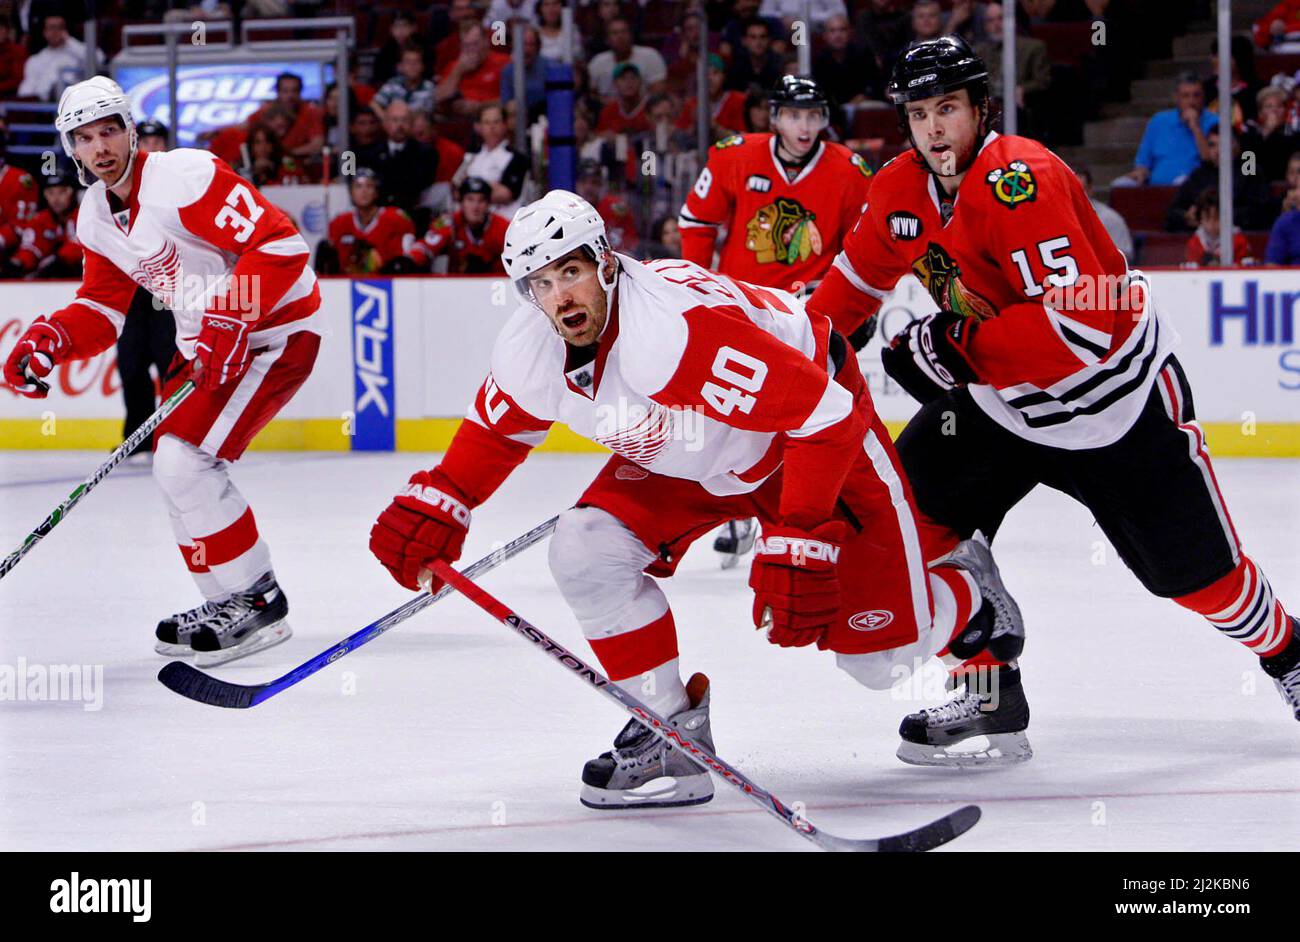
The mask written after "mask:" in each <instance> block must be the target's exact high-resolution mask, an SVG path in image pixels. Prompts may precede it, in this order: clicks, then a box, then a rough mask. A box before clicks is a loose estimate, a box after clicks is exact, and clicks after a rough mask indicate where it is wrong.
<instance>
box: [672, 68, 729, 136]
mask: <svg viewBox="0 0 1300 942" xmlns="http://www.w3.org/2000/svg"><path fill="white" fill-rule="evenodd" d="M726 81H727V64H726V63H725V62H723V61H722V56H720V55H717V54H716V53H715V54H713V55H711V56H709V107H710V114H711V115H712V117H711V120H710V125H711V127H712V137H713V140H715V141H716V140H719V139H721V138H724V137H727V136H728V135H731V134H743V133H744V131H745V96H744V95H743V94H742V93H741V92H737V91H732V90H730V89H728V88H726V87H725V86H726ZM677 127H678V128H679V129H680V130H682V131H689V132H691V133H694V131H695V96H694V95H692V96H690V97H689V98H687V99H686V104H685V106H684V107H683V108H682V113H681V114H680V115H679V116H678V118H677Z"/></svg>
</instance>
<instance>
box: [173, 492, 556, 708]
mask: <svg viewBox="0 0 1300 942" xmlns="http://www.w3.org/2000/svg"><path fill="white" fill-rule="evenodd" d="M559 519H560V518H559V517H552V518H551V519H550V520H547V521H546V522H545V523H542V524H538V525H537V526H535V527H533V528H532V529H531V530H529V531H528V532H527V533H525V534H524V535H523V536H520V537H517V538H515V539H514V540H511V541H510V542H509V543H507V544H506V545H505V546H502V547H500V548H499V549H496V550H494V551H493V552H491V553H489V554H488V555H487V556H484V557H483V558H482V559H480V560H479V561H478V562H476V563H474V564H473V565H472V566H469V567H467V568H466V569H465V572H467V573H470V574H472V575H475V576H480V575H484V574H486V573H489V572H491V571H492V570H493V569H495V568H496V567H497V566H499V565H501V564H502V563H503V562H505V561H506V560H508V559H511V558H513V557H515V556H518V555H519V554H520V553H521V552H523V551H524V550H526V549H528V547H530V546H532V545H533V544H534V543H537V542H539V541H541V540H543V539H545V538H546V537H547V536H549V535H550V533H551V531H552V530H554V529H555V524H556V521H558V520H559ZM450 592H451V587H450V586H446V585H444V586H443V587H442V588H440V589H439V590H438V591H437V592H433V593H430V592H421V593H420V594H419V595H417V596H416V597H415V598H413V599H411V601H409V602H407V603H406V604H405V605H403V606H401V607H400V608H396V609H394V610H393V611H391V612H389V613H388V614H387V615H385V616H383V617H382V618H380V619H379V620H378V621H374V622H371V623H370V624H369V625H367V626H366V627H364V628H362V629H361V630H360V631H358V632H356V633H355V634H351V635H349V636H348V637H346V638H344V639H343V640H342V641H340V642H339V643H338V644H336V645H334V646H333V647H332V648H328V649H326V650H324V651H322V652H321V653H320V654H317V655H316V656H315V657H314V658H312V659H311V660H310V661H307V662H306V663H304V664H301V665H299V666H298V667H295V668H294V669H293V670H291V671H289V673H287V674H285V675H284V676H282V677H277V678H276V679H275V680H271V681H267V682H266V683H264V684H232V683H230V682H229V681H225V680H219V679H218V678H216V677H213V676H212V675H211V674H205V673H203V671H201V670H199V669H198V668H196V667H194V666H193V665H191V664H186V663H185V662H184V661H171V662H170V663H168V664H165V665H163V668H162V670H160V671H159V672H158V680H159V681H161V682H162V684H163V686H165V687H167V688H168V689H169V690H172V691H174V692H175V693H179V694H180V695H181V696H182V697H188V698H189V699H191V700H197V701H198V702H199V703H206V704H208V705H209V706H219V707H229V708H230V709H234V710H244V709H247V708H248V707H254V706H257V705H258V704H259V703H261V702H263V701H264V700H269V699H270V698H271V697H274V696H275V695H276V694H277V693H279V692H280V691H281V690H285V689H286V688H288V687H292V686H293V685H294V684H296V683H298V682H299V681H301V680H306V679H307V678H308V677H310V676H311V675H312V674H314V673H316V672H317V671H318V670H320V669H321V668H322V667H324V666H325V665H326V664H332V663H334V661H337V660H338V659H339V658H341V657H342V656H343V655H345V654H347V653H348V652H349V651H355V650H356V649H357V648H359V647H361V646H362V645H363V644H365V643H366V642H368V641H373V640H375V639H376V638H378V637H379V636H380V635H382V634H383V633H384V632H385V631H387V630H388V629H389V628H392V627H394V626H395V625H398V624H401V623H402V622H404V621H406V620H407V619H408V618H410V617H411V616H412V615H414V614H416V613H417V612H422V611H424V609H426V608H428V607H429V606H430V605H432V604H433V603H434V602H436V601H438V599H440V598H442V597H443V596H445V595H448V594H450Z"/></svg>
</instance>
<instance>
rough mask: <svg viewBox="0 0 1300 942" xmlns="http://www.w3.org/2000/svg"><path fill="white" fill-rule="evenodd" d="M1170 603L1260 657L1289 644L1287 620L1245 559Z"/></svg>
mask: <svg viewBox="0 0 1300 942" xmlns="http://www.w3.org/2000/svg"><path fill="white" fill-rule="evenodd" d="M1174 601H1175V602H1177V603H1178V604H1179V605H1181V606H1183V608H1190V609H1191V610H1192V611H1194V612H1196V613H1197V614H1199V615H1203V616H1205V618H1206V620H1207V621H1209V623H1210V624H1211V625H1213V626H1214V627H1215V628H1218V629H1219V631H1221V632H1223V633H1224V634H1225V635H1227V636H1228V637H1229V638H1232V639H1233V640H1234V641H1240V642H1241V643H1242V644H1244V645H1245V646H1246V647H1247V648H1249V649H1250V650H1251V651H1253V652H1254V653H1255V654H1258V655H1259V656H1260V657H1270V656H1272V655H1274V654H1277V653H1278V652H1279V651H1281V650H1282V649H1283V648H1285V647H1286V646H1287V645H1288V644H1289V643H1290V641H1291V619H1290V618H1289V617H1287V613H1286V610H1285V609H1283V608H1282V603H1281V602H1279V601H1278V600H1277V598H1276V597H1275V596H1274V595H1273V587H1272V586H1270V585H1269V584H1268V579H1267V578H1265V576H1264V574H1263V573H1262V572H1260V570H1259V567H1257V566H1256V565H1255V563H1254V561H1253V560H1251V559H1250V558H1249V557H1246V556H1242V557H1241V562H1239V563H1238V564H1237V568H1236V569H1234V570H1232V572H1230V573H1228V574H1227V575H1226V576H1224V577H1223V578H1221V579H1218V580H1216V581H1214V582H1212V583H1211V584H1210V585H1208V586H1206V587H1205V588H1203V589H1199V590H1197V591H1196V592H1192V593H1189V594H1188V595H1182V596H1179V597H1177V598H1175V599H1174Z"/></svg>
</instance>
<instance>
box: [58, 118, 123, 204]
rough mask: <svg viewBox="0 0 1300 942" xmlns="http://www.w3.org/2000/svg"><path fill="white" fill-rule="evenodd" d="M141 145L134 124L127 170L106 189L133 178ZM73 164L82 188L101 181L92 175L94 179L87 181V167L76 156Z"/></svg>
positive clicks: (106, 184) (69, 132)
mask: <svg viewBox="0 0 1300 942" xmlns="http://www.w3.org/2000/svg"><path fill="white" fill-rule="evenodd" d="M64 133H67V134H71V133H72V132H71V131H67V132H64ZM139 145H140V136H139V135H138V134H137V133H136V130H135V125H134V124H132V125H131V153H130V154H129V155H128V156H127V158H126V169H125V170H123V171H122V175H121V176H120V177H118V178H117V179H116V180H114V181H113V182H112V183H105V184H104V189H106V190H111V189H113V187H115V186H117V185H118V184H119V183H121V182H122V181H123V180H125V179H127V178H128V177H130V176H131V171H133V170H134V169H135V153H136V151H137V150H138V149H139ZM72 164H73V166H74V167H76V168H77V180H78V181H79V182H80V183H81V185H82V186H84V187H87V188H89V187H90V186H91V185H93V184H94V182H95V180H98V179H99V178H98V177H95V176H94V174H91V176H92V177H93V179H91V180H87V179H86V165H85V164H83V163H82V162H81V161H80V160H78V159H77V158H76V157H75V156H74V157H73V158H72Z"/></svg>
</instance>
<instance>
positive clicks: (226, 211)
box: [216, 183, 266, 242]
mask: <svg viewBox="0 0 1300 942" xmlns="http://www.w3.org/2000/svg"><path fill="white" fill-rule="evenodd" d="M240 203H243V204H244V207H246V211H245V212H242V213H241V212H240V211H239V209H238V208H237V207H238V206H239V204H240ZM264 212H266V210H265V209H264V208H263V207H261V206H258V205H257V201H256V200H254V199H253V192H252V190H250V189H249V188H248V187H246V186H244V185H243V184H242V183H236V184H235V186H234V187H233V188H231V190H230V192H229V193H227V194H226V205H225V206H222V207H221V209H219V210H218V211H217V218H216V223H217V225H218V226H219V227H220V228H222V229H225V228H228V227H230V226H234V227H235V241H236V242H247V241H248V237H249V236H251V235H252V234H253V230H254V229H255V228H256V227H257V220H259V219H261V218H262V213H264Z"/></svg>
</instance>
